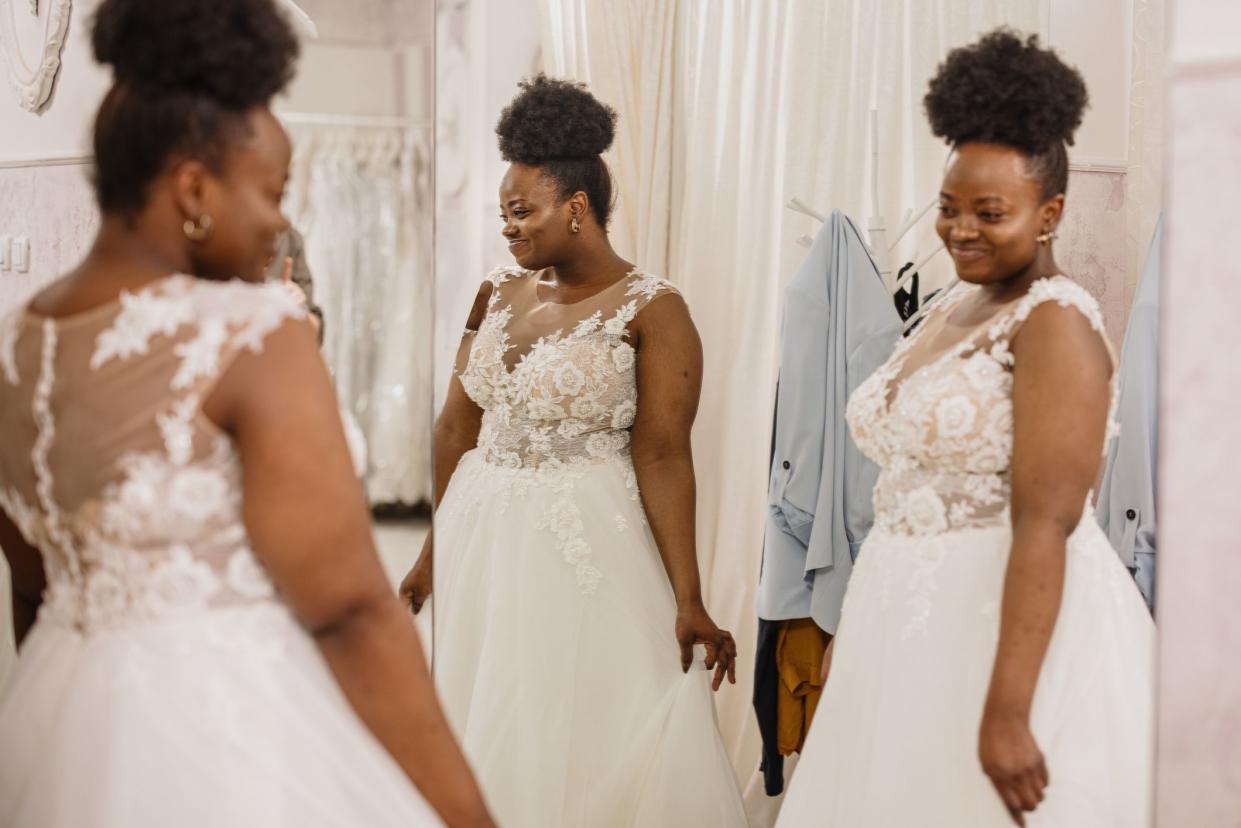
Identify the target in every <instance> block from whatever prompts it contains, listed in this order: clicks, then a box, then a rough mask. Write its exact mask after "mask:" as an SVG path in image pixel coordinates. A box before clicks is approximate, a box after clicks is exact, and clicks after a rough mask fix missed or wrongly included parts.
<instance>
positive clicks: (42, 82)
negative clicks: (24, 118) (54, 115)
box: [0, 0, 73, 112]
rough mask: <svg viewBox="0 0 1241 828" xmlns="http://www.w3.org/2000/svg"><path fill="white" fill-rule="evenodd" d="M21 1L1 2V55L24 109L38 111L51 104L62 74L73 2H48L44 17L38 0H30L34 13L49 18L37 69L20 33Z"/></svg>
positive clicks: (62, 0) (68, 0)
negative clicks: (53, 87) (54, 86)
mask: <svg viewBox="0 0 1241 828" xmlns="http://www.w3.org/2000/svg"><path fill="white" fill-rule="evenodd" d="M19 2H21V0H0V53H2V54H3V58H4V64H5V73H6V74H7V75H8V78H9V84H10V85H11V86H12V87H13V91H15V92H16V93H17V102H18V103H19V104H20V105H21V107H22V109H28V110H30V111H31V112H38V111H40V110H41V109H43V107H44V106H45V105H46V104H47V101H48V99H49V98H50V97H51V94H52V86H53V84H54V83H55V82H56V73H57V72H59V71H60V53H61V50H62V49H63V48H64V45H65V34H66V33H67V32H68V31H69V15H70V12H71V11H72V9H73V0H48V4H47V6H46V9H45V10H44V14H42V15H40V14H39V3H38V0H30V2H29V7H30V11H31V12H33V13H34V14H36V15H38V16H39V17H45V23H44V27H43V38H42V42H41V43H39V45H38V59H37V62H36V63H35V64H34V66H31V65H29V64H28V63H26V57H25V55H24V54H23V51H22V44H21V42H19V38H18V33H17V21H16V20H15V19H14V17H15V15H16V14H17V11H16V9H17V4H18V3H19Z"/></svg>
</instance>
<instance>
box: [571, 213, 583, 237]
mask: <svg viewBox="0 0 1241 828" xmlns="http://www.w3.org/2000/svg"><path fill="white" fill-rule="evenodd" d="M569 232H570V233H580V232H582V223H581V222H580V221H578V220H577V216H574V217H573V221H571V222H569Z"/></svg>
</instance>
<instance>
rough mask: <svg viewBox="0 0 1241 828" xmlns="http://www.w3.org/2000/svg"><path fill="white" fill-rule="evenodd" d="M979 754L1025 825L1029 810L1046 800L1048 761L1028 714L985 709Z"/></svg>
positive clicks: (1019, 822) (1010, 808) (1009, 806)
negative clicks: (1039, 744)
mask: <svg viewBox="0 0 1241 828" xmlns="http://www.w3.org/2000/svg"><path fill="white" fill-rule="evenodd" d="M978 758H979V759H980V760H981V761H982V769H983V773H985V774H987V778H988V779H990V780H991V784H992V785H994V786H995V790H996V791H997V792H998V793H999V795H1000V799H1001V800H1003V802H1004V807H1005V808H1007V809H1008V813H1009V814H1010V815H1011V816H1012V818H1013V822H1014V823H1016V824H1017V825H1025V824H1026V823H1025V812H1026V811H1033V810H1034V809H1035V808H1037V807H1038V804H1039V803H1040V802H1042V801H1043V791H1044V789H1046V787H1047V782H1048V777H1047V765H1046V764H1045V763H1044V762H1043V752H1042V751H1041V750H1039V746H1038V744H1037V743H1036V742H1035V741H1034V734H1032V733H1031V732H1030V725H1029V722H1028V720H1027V717H1026V716H1023V715H1018V714H1014V713H993V712H991V711H990V710H988V711H986V712H984V713H983V717H982V727H981V728H980V729H979V733H978Z"/></svg>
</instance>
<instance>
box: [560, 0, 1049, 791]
mask: <svg viewBox="0 0 1241 828" xmlns="http://www.w3.org/2000/svg"><path fill="white" fill-rule="evenodd" d="M1046 7H1047V0H1038V2H1029V1H1028V0H932V1H930V2H910V1H909V0H904V2H901V1H900V0H885V2H877V3H861V2H852V1H851V0H830V1H829V2H821V1H820V0H790V1H789V2H781V3H768V2H760V0H713V2H679V3H678V2H675V0H627V2H615V3H613V2H609V3H606V4H604V3H596V2H591V0H543V11H544V16H545V26H544V29H545V33H546V37H547V38H548V40H547V42H546V43H545V44H544V55H545V60H546V63H547V70H548V72H549V73H551V74H554V75H560V76H569V77H576V78H580V79H582V80H588V81H590V83H591V85H592V89H593V90H594V91H595V92H596V93H597V94H599V95H600V97H601V98H602V99H604V100H605V101H607V102H608V103H610V104H611V105H612V106H614V107H616V108H617V110H618V112H619V113H620V119H621V120H620V129H621V133H622V136H627V135H628V131H629V130H631V129H634V128H640V129H645V130H650V131H651V133H652V134H650V135H645V136H637V137H625V140H622V141H619V142H618V146H617V149H616V153H615V155H614V159H613V163H614V164H615V167H616V170H615V171H616V173H617V178H618V180H619V182H620V188H621V203H622V204H624V205H625V212H624V216H625V221H624V223H623V224H622V223H620V222H618V227H617V236H618V241H619V242H620V243H621V244H622V246H621V247H620V252H621V253H622V254H623V255H628V256H636V260H637V262H638V264H639V265H641V266H643V267H647V268H648V269H652V270H653V269H655V267H654V266H653V265H652V264H651V263H650V262H651V261H654V262H656V263H658V261H659V260H658V251H659V249H660V248H661V246H662V245H663V242H662V241H661V238H662V237H663V234H664V233H666V234H667V243H666V244H667V251H668V254H667V267H666V270H665V272H666V274H667V276H668V278H670V279H671V280H672V281H673V282H674V283H676V284H677V285H678V286H680V287H681V289H682V290H683V291H684V293H685V295H686V298H687V300H688V302H689V305H690V308H691V310H692V311H693V314H694V319H695V321H696V322H697V324H698V327H699V330H700V331H701V333H702V338H703V345H704V349H705V352H706V380H705V384H704V388H703V398H702V406H701V409H700V414H699V416H698V422H697V424H696V426H695V430H694V446H695V456H696V461H697V471H698V482H699V516H698V517H699V527H700V528H699V535H698V542H699V559H700V561H701V565H702V570H703V576H704V584H705V588H706V595H707V600H708V602H709V608H710V610H711V612H712V614H713V615H714V617H715V619H716V621H717V622H718V623H720V624H721V625H722V626H725V627H728V628H730V629H732V630H733V632H734V634H735V635H736V637H737V642H738V646H739V647H740V649H741V653H742V659H743V663H742V665H741V669H740V670H739V675H738V684H737V686H736V687H730V688H727V689H725V690H723V691H721V693H720V695H719V696H718V702H717V707H718V710H719V714H720V725H721V729H722V730H723V733H724V737H725V740H726V742H727V744H728V745H729V748H730V750H731V752H732V757H733V760H734V765H735V767H736V769H737V771H738V774H739V776H740V777H741V778H742V779H748V778H749V776H750V774H751V772H752V771H753V770H754V768H755V766H756V764H757V761H758V755H759V740H758V734H757V728H756V726H755V724H754V715H753V711H752V708H751V706H750V704H751V703H750V696H751V690H752V679H753V670H752V667H753V664H752V661H753V652H754V647H755V632H756V627H757V622H756V616H755V612H754V593H755V587H756V585H757V579H758V570H759V562H760V557H761V552H762V534H763V522H764V516H765V510H766V488H767V466H768V455H769V451H770V428H771V419H772V402H773V399H774V389H775V379H776V371H777V361H778V354H777V343H778V328H779V324H780V314H781V302H782V294H783V289H784V286H785V284H786V282H787V280H788V278H789V277H790V276H791V275H792V272H793V271H794V270H795V269H796V267H797V265H798V264H799V263H800V261H801V259H802V257H803V255H804V252H805V251H804V250H803V249H802V248H800V247H799V246H798V245H797V244H796V243H795V242H796V239H797V238H798V237H799V236H801V235H803V234H808V233H813V232H814V231H815V230H816V229H817V225H816V223H815V222H814V220H813V219H810V218H808V217H805V216H802V215H799V214H795V213H793V212H790V211H789V210H787V209H785V207H784V205H785V204H786V202H787V201H788V200H789V199H790V198H793V197H800V198H802V199H803V200H805V201H806V202H807V203H809V204H811V205H813V206H815V207H817V208H818V209H819V210H821V211H830V210H831V209H833V208H840V209H842V210H844V211H846V212H847V213H849V214H850V215H852V216H853V217H855V218H856V219H858V220H859V221H860V222H863V223H865V222H866V221H867V219H868V217H869V216H871V215H872V214H873V213H875V212H879V211H881V212H882V213H884V214H886V215H887V216H888V220H887V224H888V227H889V228H890V229H892V228H894V227H895V225H897V224H899V223H900V221H901V219H902V218H903V216H904V214H905V212H906V211H907V210H912V209H916V208H920V207H922V206H924V205H925V204H926V203H928V202H929V201H930V200H931V199H933V198H934V197H935V195H936V193H937V192H938V186H939V181H940V178H941V176H942V171H943V162H944V159H945V158H946V155H947V151H946V149H945V147H944V146H943V144H941V143H940V142H939V141H937V140H936V139H934V138H933V137H932V136H931V135H930V134H929V131H928V128H927V126H926V119H925V117H924V115H923V113H922V105H921V99H922V96H923V94H924V92H925V88H926V83H927V81H928V80H929V78H930V76H931V74H933V72H934V70H935V67H936V66H937V64H938V63H939V62H940V61H941V60H942V59H943V57H944V56H945V55H946V53H947V52H948V50H949V49H950V48H952V47H954V46H957V45H960V44H962V43H965V42H967V41H969V40H971V39H973V38H975V37H976V36H977V35H978V34H979V33H980V32H982V31H984V30H987V29H990V28H993V27H995V26H997V25H1000V24H1008V25H1011V26H1013V27H1015V28H1017V29H1022V30H1026V31H1032V32H1038V31H1042V30H1043V29H1044V27H1045V24H1046V14H1047V8H1046ZM639 21H654V22H655V23H656V25H657V26H658V31H657V33H655V34H654V35H653V36H652V37H651V38H650V40H649V41H648V40H646V39H643V38H639V37H636V36H631V35H630V34H629V30H630V29H631V28H632V27H634V26H636V25H638V22H639ZM669 26H671V27H672V33H671V36H669V34H668V27H669ZM669 41H670V42H671V47H670V48H671V53H672V54H671V60H670V61H669V59H668V56H667V48H669V47H666V46H665V45H664V44H666V43H667V42H669ZM669 64H670V65H671V69H669ZM668 101H671V103H670V104H668V103H667V102H668ZM872 108H875V109H877V121H878V130H879V141H878V147H877V149H878V166H877V168H872V164H871V160H870V159H871V144H870V137H869V133H870V130H869V126H868V125H869V121H870V117H869V115H870V110H871V109H872ZM669 133H670V135H671V140H670V141H668V139H667V137H666V136H667V135H669ZM666 141H667V142H668V143H669V144H670V146H671V150H672V155H671V159H670V166H669V167H667V168H665V167H664V166H663V159H662V157H661V156H660V155H659V154H658V153H654V154H647V155H643V154H642V152H640V151H633V150H631V149H629V148H630V147H638V148H641V147H644V146H650V145H656V144H658V145H662V144H663V143H664V142H666ZM643 163H650V164H652V165H653V169H652V170H650V171H648V170H646V169H644V168H643V167H642V166H641V164H643ZM631 164H636V165H638V168H637V169H632V168H631V167H630V165H631ZM665 169H667V170H669V171H670V174H669V175H665ZM876 172H877V174H878V182H877V183H878V186H877V192H878V204H875V203H874V202H875V199H874V198H873V197H872V195H871V193H872V189H875V188H872V186H871V176H872V175H875V174H876ZM634 182H639V183H637V184H635V183H634ZM664 215H666V216H667V226H666V227H664V226H663V224H662V218H661V217H662V216H664ZM929 224H930V222H929V221H928V222H923V223H922V224H921V225H920V226H919V228H918V230H917V232H915V233H911V234H910V236H909V237H908V238H907V239H906V241H905V242H904V243H903V245H902V246H901V247H900V248H898V250H897V251H896V253H895V254H894V255H895V256H896V258H897V260H899V261H904V260H908V259H912V258H913V257H914V256H915V255H917V254H918V253H926V252H929V251H930V250H931V249H933V247H932V236H933V229H932V228H931V227H930V226H929ZM651 225H655V226H654V227H652V226H651ZM629 232H632V233H633V235H632V236H630V237H626V236H625V233H629ZM890 235H891V234H890ZM646 257H650V258H649V259H648V258H646ZM942 258H943V257H942V256H941V257H940V259H941V261H940V262H939V265H940V266H941V268H942V267H944V266H946V263H945V262H943V261H942Z"/></svg>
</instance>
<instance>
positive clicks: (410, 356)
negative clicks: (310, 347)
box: [285, 125, 432, 504]
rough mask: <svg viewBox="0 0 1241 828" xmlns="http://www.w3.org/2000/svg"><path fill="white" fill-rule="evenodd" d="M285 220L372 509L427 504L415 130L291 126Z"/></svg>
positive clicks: (427, 332) (425, 285)
mask: <svg viewBox="0 0 1241 828" xmlns="http://www.w3.org/2000/svg"><path fill="white" fill-rule="evenodd" d="M292 129H293V131H294V134H295V139H296V140H295V142H294V145H295V151H294V157H293V163H292V165H291V168H290V172H289V175H290V178H289V188H288V195H287V197H286V201H285V209H286V212H287V214H288V216H289V218H290V220H291V221H292V223H293V225H294V226H295V227H297V228H298V230H300V231H301V233H302V235H303V236H304V238H305V240H306V257H307V261H308V263H309V265H310V271H311V274H312V276H313V278H314V291H315V301H316V302H317V303H318V304H319V305H321V306H322V308H323V314H324V327H325V330H326V336H325V338H324V343H323V353H324V358H325V359H326V361H327V364H328V367H329V368H330V369H331V371H332V375H333V378H334V379H335V383H336V390H337V394H338V395H339V397H340V400H341V404H342V405H343V406H344V407H346V408H347V409H348V410H349V411H350V412H352V414H353V415H354V417H355V418H356V420H357V422H358V424H359V425H360V426H361V429H362V432H363V434H364V435H365V437H366V442H367V446H368V455H369V458H368V459H369V467H368V470H367V475H366V486H367V492H368V494H369V497H370V500H371V502H372V503H392V502H399V503H406V504H417V503H419V502H421V501H426V502H430V499H431V471H430V469H431V393H432V377H431V364H432V354H431V316H432V307H431V301H432V259H431V219H430V216H431V204H430V152H429V149H428V146H427V136H426V135H424V134H423V131H422V130H419V129H414V128H405V127H355V126H308V125H294V126H293V127H292Z"/></svg>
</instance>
